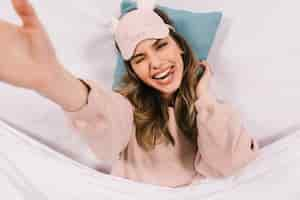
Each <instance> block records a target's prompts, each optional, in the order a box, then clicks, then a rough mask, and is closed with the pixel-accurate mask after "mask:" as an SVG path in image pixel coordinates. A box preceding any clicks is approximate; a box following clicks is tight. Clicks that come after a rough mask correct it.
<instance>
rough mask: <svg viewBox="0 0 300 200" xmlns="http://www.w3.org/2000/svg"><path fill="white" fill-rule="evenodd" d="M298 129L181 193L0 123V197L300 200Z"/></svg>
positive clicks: (32, 199)
mask: <svg viewBox="0 0 300 200" xmlns="http://www.w3.org/2000/svg"><path fill="white" fill-rule="evenodd" d="M299 185H300V130H299V131H297V132H295V133H294V134H292V135H290V136H287V137H285V138H282V139H281V140H279V141H277V142H275V143H273V144H271V145H269V146H267V147H265V148H264V149H262V151H261V155H260V156H259V157H258V159H257V160H255V161H254V162H253V163H251V164H250V165H249V166H248V167H246V168H245V169H243V170H241V171H240V172H238V173H237V174H236V175H235V176H232V177H228V178H226V179H222V180H213V179H207V180H205V181H203V182H202V183H199V184H198V185H194V186H188V187H182V188H168V187H159V186H154V185H149V184H143V183H137V182H133V181H130V180H127V179H123V178H119V177H113V176H110V175H107V174H102V173H100V172H97V171H95V170H93V169H91V168H88V167H86V166H84V165H82V164H80V163H78V162H76V161H73V160H71V159H69V158H67V157H65V156H64V155H62V154H59V153H57V152H55V151H54V150H52V149H50V148H48V147H47V146H45V145H43V144H41V143H39V142H37V141H35V140H33V139H31V138H29V137H28V136H26V135H25V134H23V133H22V132H20V131H18V130H16V129H14V128H13V127H10V126H8V125H7V124H5V123H4V122H2V121H0V191H1V192H0V193H1V194H0V196H1V199H7V200H19V199H23V200H24V199H25V200H46V199H53V200H54V199H55V200H59V199H64V200H69V199H72V200H73V199H74V200H75V199H76V200H87V199H88V200H96V199H97V200H99V199H101V200H106V199H116V200H125V199H126V200H127V199H131V200H134V199H155V200H158V199H163V200H167V199H172V200H177V199H178V200H179V199H180V200H182V199H184V200H194V199H195V200H196V199H197V200H200V199H201V200H202V199H207V200H212V199H213V200H216V199H217V200H227V199H228V200H235V199H243V200H247V199H249V200H250V199H251V200H253V199H255V198H256V199H271V198H272V199H273V200H276V199H289V200H299V199H300V190H299Z"/></svg>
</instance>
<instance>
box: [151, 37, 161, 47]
mask: <svg viewBox="0 0 300 200" xmlns="http://www.w3.org/2000/svg"><path fill="white" fill-rule="evenodd" d="M160 41H162V39H157V40H156V41H155V42H154V43H153V44H152V46H156V45H157V44H158V43H159V42H160Z"/></svg>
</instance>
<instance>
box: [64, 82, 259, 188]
mask: <svg viewBox="0 0 300 200" xmlns="http://www.w3.org/2000/svg"><path fill="white" fill-rule="evenodd" d="M87 83H89V85H90V86H91V88H92V90H91V92H90V94H89V96H88V104H87V105H85V107H83V108H82V109H81V110H79V111H76V112H67V111H64V113H65V114H66V116H67V118H68V119H69V120H68V122H70V127H71V128H72V129H73V130H74V131H76V132H77V133H79V134H81V135H82V136H83V138H85V139H86V142H87V143H88V144H89V146H90V148H91V150H92V151H93V152H94V153H95V155H96V156H97V158H99V159H100V160H105V161H110V162H112V171H111V175H114V176H119V177H123V178H127V179H130V180H133V181H137V182H143V183H149V184H154V185H160V186H167V187H180V186H187V185H192V184H195V183H198V182H201V180H202V179H204V178H206V177H210V178H221V177H225V176H230V175H233V174H234V173H235V172H237V171H238V170H240V169H242V168H243V167H244V166H246V165H247V164H248V163H249V162H250V161H252V160H254V159H255V158H256V156H257V154H258V152H259V151H258V150H259V147H258V144H257V141H255V139H253V138H252V137H251V136H250V135H249V134H248V133H247V130H245V128H244V126H243V124H242V122H241V119H240V117H239V114H238V113H237V112H236V111H235V110H234V109H233V108H232V107H231V106H230V105H228V104H225V103H223V102H219V101H217V100H216V98H215V97H214V96H213V95H209V94H208V95H207V96H206V97H203V98H199V99H198V100H197V101H196V102H195V107H196V109H197V111H198V114H197V128H198V138H197V145H198V149H197V150H196V149H195V148H194V147H192V145H191V144H190V143H189V142H188V141H187V139H186V138H185V137H184V135H183V134H182V133H181V131H180V130H179V129H178V128H177V126H176V121H175V115H174V108H173V107H169V108H168V112H169V121H168V127H169V130H170V133H171V134H172V136H173V137H174V140H175V146H172V144H171V143H170V144H168V145H167V144H165V143H162V144H158V145H157V146H156V147H155V149H154V150H152V151H150V152H146V151H144V150H143V149H142V148H141V147H140V146H139V145H138V143H137V140H136V137H135V125H134V121H133V109H134V108H133V106H132V105H131V103H130V102H129V100H128V99H127V98H125V97H123V96H122V95H120V94H119V93H116V92H113V91H107V90H104V89H103V88H101V87H99V85H97V83H96V82H95V81H91V80H87ZM126 147H127V148H128V149H127V159H124V154H122V152H123V151H124V150H125V148H126Z"/></svg>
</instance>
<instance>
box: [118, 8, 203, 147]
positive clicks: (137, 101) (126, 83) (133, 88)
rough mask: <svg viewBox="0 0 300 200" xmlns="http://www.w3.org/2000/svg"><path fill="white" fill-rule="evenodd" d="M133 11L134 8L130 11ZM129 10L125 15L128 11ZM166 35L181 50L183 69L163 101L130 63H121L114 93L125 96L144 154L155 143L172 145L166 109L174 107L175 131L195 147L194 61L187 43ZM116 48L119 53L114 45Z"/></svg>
mask: <svg viewBox="0 0 300 200" xmlns="http://www.w3.org/2000/svg"><path fill="white" fill-rule="evenodd" d="M133 10H134V9H133ZM130 11H132V10H130ZM130 11H129V12H130ZM154 11H155V12H156V13H157V14H158V15H159V16H160V17H161V18H162V19H163V21H164V22H165V23H166V24H169V25H171V26H173V27H174V25H173V22H172V21H171V19H170V18H169V17H168V16H167V14H165V13H164V12H163V11H162V10H160V9H159V8H155V9H154ZM170 36H171V37H172V38H173V39H174V40H175V41H176V43H177V44H178V45H179V47H180V48H181V49H182V50H183V52H184V54H183V55H182V59H183V64H184V66H183V67H184V70H183V79H182V82H181V85H180V87H179V88H178V89H177V90H176V92H175V93H174V94H173V96H172V98H171V102H166V100H164V99H163V98H162V96H161V94H160V92H159V91H158V90H156V89H154V88H152V87H150V86H148V85H146V84H145V83H144V82H143V81H142V80H140V79H139V78H138V77H137V75H136V74H135V72H134V71H133V69H132V67H131V65H130V61H125V60H124V63H125V66H126V72H127V73H125V74H124V76H123V77H122V79H121V82H120V83H119V86H118V87H117V88H115V89H114V90H115V91H116V92H118V93H120V94H121V95H123V96H124V97H126V98H127V99H128V100H129V101H130V102H131V104H132V105H133V107H134V108H135V109H134V123H135V127H136V131H135V134H136V139H137V142H138V144H139V145H140V146H141V147H142V148H143V149H144V150H146V151H149V150H152V149H154V147H155V145H156V144H159V143H162V142H165V143H167V144H169V143H170V142H171V143H172V145H173V146H174V145H175V141H174V138H173V137H172V135H171V134H170V131H169V129H168V120H169V114H168V106H170V103H171V104H172V105H173V106H174V110H175V119H176V123H177V126H178V128H179V129H180V130H181V132H182V134H184V136H186V138H187V139H188V141H190V143H191V145H194V147H197V145H196V144H197V143H196V142H197V135H198V132H197V124H196V116H197V111H196V109H195V107H194V102H195V101H196V100H197V96H196V86H197V83H198V81H199V79H200V75H198V74H199V69H200V68H199V66H198V64H197V63H198V61H197V59H196V57H195V55H194V53H193V51H192V49H191V47H190V46H189V44H188V43H187V41H186V40H185V39H184V38H183V37H182V36H181V35H180V34H179V33H177V32H174V31H173V30H172V29H170ZM116 47H117V49H118V50H119V48H118V46H117V44H116Z"/></svg>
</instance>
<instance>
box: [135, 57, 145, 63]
mask: <svg viewBox="0 0 300 200" xmlns="http://www.w3.org/2000/svg"><path fill="white" fill-rule="evenodd" d="M143 60H144V59H143V58H142V59H138V60H136V61H135V62H134V63H135V64H139V63H140V62H142V61H143Z"/></svg>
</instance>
